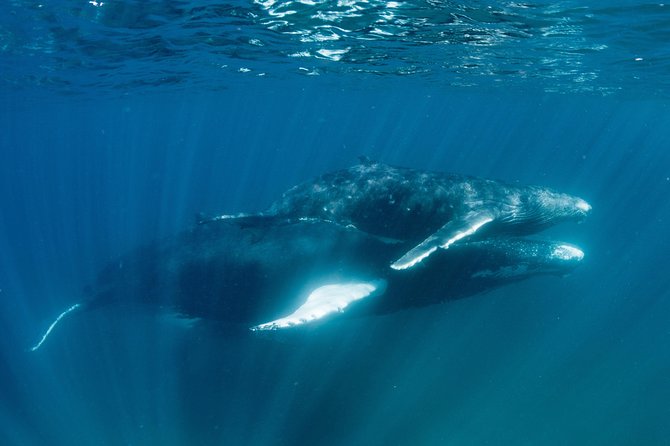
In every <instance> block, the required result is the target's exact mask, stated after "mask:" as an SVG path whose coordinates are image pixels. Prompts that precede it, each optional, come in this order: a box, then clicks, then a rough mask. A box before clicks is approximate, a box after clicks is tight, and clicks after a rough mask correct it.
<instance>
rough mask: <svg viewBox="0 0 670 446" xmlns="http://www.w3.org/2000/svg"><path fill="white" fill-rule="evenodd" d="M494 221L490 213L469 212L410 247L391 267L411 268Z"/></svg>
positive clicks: (399, 268) (398, 268)
mask: <svg viewBox="0 0 670 446" xmlns="http://www.w3.org/2000/svg"><path fill="white" fill-rule="evenodd" d="M492 221H493V217H492V216H491V215H490V214H489V213H483V212H474V211H473V212H469V213H467V214H466V215H465V216H463V217H462V218H459V219H456V220H452V221H450V222H449V223H447V224H445V225H444V226H442V227H441V228H440V229H438V230H437V231H436V232H435V233H434V234H431V235H430V237H428V238H427V239H426V240H424V241H423V242H421V243H419V244H418V245H417V246H415V247H414V248H412V249H410V250H409V251H408V252H407V253H406V254H405V255H403V256H402V257H400V258H399V259H398V260H396V261H395V262H393V263H392V264H391V268H393V269H397V270H401V269H407V268H411V267H413V266H414V265H416V264H417V263H419V262H421V261H422V260H423V259H425V258H426V257H428V256H429V255H431V254H432V253H434V252H435V251H437V248H442V249H448V248H449V246H451V245H453V244H454V243H456V242H457V241H459V240H460V239H462V238H465V237H469V236H471V235H472V234H474V233H475V232H477V230H479V228H481V227H482V226H484V225H485V224H487V223H490V222H492Z"/></svg>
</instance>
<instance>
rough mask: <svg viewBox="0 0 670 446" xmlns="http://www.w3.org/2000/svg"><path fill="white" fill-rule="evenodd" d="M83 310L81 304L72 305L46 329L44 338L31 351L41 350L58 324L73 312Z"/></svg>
mask: <svg viewBox="0 0 670 446" xmlns="http://www.w3.org/2000/svg"><path fill="white" fill-rule="evenodd" d="M81 308H82V304H80V303H76V304H74V305H71V306H70V307H69V308H67V309H66V310H65V311H63V312H62V313H61V314H59V315H58V317H56V319H54V321H53V322H52V323H51V325H49V327H48V328H47V329H46V331H45V332H44V334H43V335H42V337H41V338H40V340H39V341H38V342H37V343H36V344H35V345H33V346H32V347H30V349H29V350H30V351H31V352H34V351H36V350H37V349H39V348H40V347H41V346H42V344H44V341H46V340H47V338H48V337H49V335H50V334H51V332H52V331H53V329H54V328H55V327H56V325H58V323H59V322H60V321H61V320H62V319H63V318H64V317H65V316H67V315H69V314H70V313H72V312H73V311H76V310H80V309H81Z"/></svg>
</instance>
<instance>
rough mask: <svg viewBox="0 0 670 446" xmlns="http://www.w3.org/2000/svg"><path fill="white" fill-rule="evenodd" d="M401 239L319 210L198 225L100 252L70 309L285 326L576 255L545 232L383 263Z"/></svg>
mask: <svg viewBox="0 0 670 446" xmlns="http://www.w3.org/2000/svg"><path fill="white" fill-rule="evenodd" d="M406 249H407V246H406V244H403V243H397V242H392V241H390V240H387V239H383V238H381V237H376V236H373V235H370V234H369V233H366V232H363V231H360V230H358V229H356V228H354V227H347V226H342V225H340V224H336V223H332V222H328V221H323V220H320V219H298V220H284V221H281V222H277V221H275V222H273V223H272V224H251V223H250V224H247V225H240V224H238V223H237V222H235V221H234V220H222V221H215V222H211V223H208V224H202V225H197V226H195V227H194V228H192V229H189V230H186V231H184V232H182V233H179V234H177V235H175V236H172V237H169V238H166V239H163V240H159V241H155V242H153V243H149V244H147V245H145V246H142V247H139V248H137V249H135V250H133V251H132V252H129V253H128V254H126V255H124V256H122V257H120V258H119V259H116V260H114V261H112V262H110V263H109V264H108V265H106V266H105V267H104V268H103V269H102V270H101V272H100V273H99V274H98V276H97V278H96V280H95V281H94V282H93V283H92V284H91V285H90V286H88V287H86V288H85V292H84V297H83V298H82V300H81V301H80V302H78V303H75V304H74V305H71V306H70V307H68V308H67V309H66V310H65V311H63V312H62V313H61V314H60V315H59V316H58V317H57V318H56V320H55V321H54V322H53V323H52V324H51V325H50V326H49V327H48V329H47V330H46V333H45V334H44V335H43V336H42V338H41V339H40V341H39V342H38V343H37V344H36V345H35V346H34V347H33V348H32V350H36V349H38V348H39V347H40V346H41V345H42V344H43V343H44V342H45V340H46V339H47V337H48V336H49V334H50V333H51V332H52V330H53V329H54V327H55V326H56V325H57V324H58V323H59V322H61V321H62V320H63V318H64V317H65V316H68V315H70V314H71V313H76V312H82V311H90V310H93V309H96V308H100V307H103V306H106V305H111V304H114V303H120V302H139V303H145V304H150V305H154V306H157V307H161V308H167V309H170V310H171V311H172V312H176V313H178V314H181V315H183V316H187V317H190V318H203V319H209V320H215V321H221V322H224V323H227V324H231V325H235V326H241V327H245V328H251V329H252V330H254V331H262V330H276V329H285V328H288V327H293V326H298V325H303V324H306V323H309V322H313V321H317V320H320V319H324V318H327V317H328V316H330V315H333V314H336V313H344V314H351V315H366V314H381V313H388V312H394V311H398V310H402V309H404V308H409V307H419V306H426V305H431V304H435V303H439V302H443V301H446V300H450V299H458V298H462V297H467V296H471V295H474V294H478V293H481V292H484V291H488V290H491V289H493V288H495V287H498V286H501V285H504V284H507V283H511V282H514V281H518V280H523V279H526V278H528V277H532V276H535V275H539V274H558V275H562V274H566V273H568V272H569V271H571V270H572V269H573V268H574V267H576V266H577V265H578V264H579V263H580V262H581V260H582V258H583V255H584V254H583V253H582V251H581V250H579V248H577V247H575V246H572V245H569V244H566V243H562V242H553V241H542V240H530V239H524V238H487V239H485V240H480V241H469V242H464V243H460V244H458V245H456V246H454V248H453V249H450V250H448V251H441V252H439V253H438V254H436V255H435V256H434V259H433V260H432V261H431V262H428V263H427V264H424V265H421V266H419V267H417V268H412V269H411V270H409V271H396V270H393V269H391V268H388V261H389V259H391V258H395V257H396V256H398V255H400V254H401V253H402V252H404V251H406Z"/></svg>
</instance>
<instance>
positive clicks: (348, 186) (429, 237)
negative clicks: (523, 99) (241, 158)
mask: <svg viewBox="0 0 670 446" xmlns="http://www.w3.org/2000/svg"><path fill="white" fill-rule="evenodd" d="M590 210H591V206H590V205H589V204H588V203H587V202H586V201H584V200H583V199H581V198H578V197H574V196H571V195H567V194H564V193H559V192H556V191H554V190H551V189H548V188H545V187H539V186H520V185H515V184H509V183H505V182H502V181H494V180H489V179H484V178H477V177H473V176H464V175H457V174H447V173H440V172H431V171H424V170H415V169H407V168H399V167H392V166H388V165H386V164H382V163H375V162H370V161H368V160H365V159H364V160H363V162H362V163H361V164H359V165H356V166H353V167H350V168H348V169H344V170H339V171H335V172H331V173H327V174H325V175H322V176H320V177H318V178H316V179H314V180H311V181H307V182H305V183H302V184H299V185H297V186H295V187H293V188H291V189H289V190H288V191H287V192H285V193H284V194H283V196H282V197H281V198H280V199H279V200H277V201H276V202H274V203H273V204H272V205H271V206H270V208H269V209H268V210H267V211H266V212H262V213H260V214H257V215H247V214H239V215H237V216H227V215H224V216H220V217H216V218H215V219H230V218H235V219H238V220H240V222H241V223H242V222H243V221H244V220H249V219H251V220H255V219H261V218H280V219H283V218H298V217H306V218H320V219H324V220H329V221H333V222H336V223H340V224H343V225H353V226H355V227H356V228H358V229H360V230H361V231H365V232H369V233H370V234H373V235H377V236H380V237H388V238H392V239H398V240H402V241H406V242H409V243H410V244H411V245H412V246H411V247H410V249H408V251H406V252H404V253H401V254H400V256H399V257H398V258H397V259H396V260H395V261H394V262H393V263H392V264H391V267H392V268H394V269H398V270H400V269H406V268H410V267H413V266H414V265H416V264H417V263H419V262H421V261H422V260H423V259H425V258H426V257H428V256H429V255H431V254H432V253H433V252H435V251H436V250H437V249H438V248H443V249H447V248H449V247H451V246H452V245H453V244H454V243H455V242H457V241H459V240H463V239H481V238H484V237H488V236H491V235H500V234H510V235H526V234H532V233H535V232H538V231H541V230H543V229H545V228H547V227H549V226H552V225H555V224H557V223H561V222H565V221H581V220H582V219H583V218H584V217H585V216H586V215H587V214H588V213H589V211H590ZM242 224H244V223H242Z"/></svg>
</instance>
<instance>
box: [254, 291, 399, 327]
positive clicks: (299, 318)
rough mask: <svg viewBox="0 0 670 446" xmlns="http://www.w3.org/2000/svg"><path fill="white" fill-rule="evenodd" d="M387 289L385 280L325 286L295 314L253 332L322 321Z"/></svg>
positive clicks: (268, 323) (313, 294)
mask: <svg viewBox="0 0 670 446" xmlns="http://www.w3.org/2000/svg"><path fill="white" fill-rule="evenodd" d="M385 287H386V282H385V281H383V280H375V281H371V282H351V283H336V284H330V285H324V286H322V287H319V288H317V289H315V290H314V291H312V292H311V293H310V294H309V296H308V297H307V300H306V301H305V303H304V304H302V305H301V306H300V307H298V309H297V310H295V311H294V312H293V313H291V314H289V315H288V316H286V317H282V318H279V319H275V320H274V321H270V322H266V323H263V324H259V325H256V326H254V327H251V330H253V331H259V330H278V329H281V328H289V327H295V326H298V325H303V324H306V323H309V322H312V321H316V320H319V319H322V318H324V317H326V316H328V315H330V314H333V313H341V312H343V311H344V310H345V308H347V307H348V306H349V305H350V304H352V303H353V302H356V301H357V300H360V299H364V298H366V297H369V296H372V295H374V294H381V293H383V292H384V289H385Z"/></svg>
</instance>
